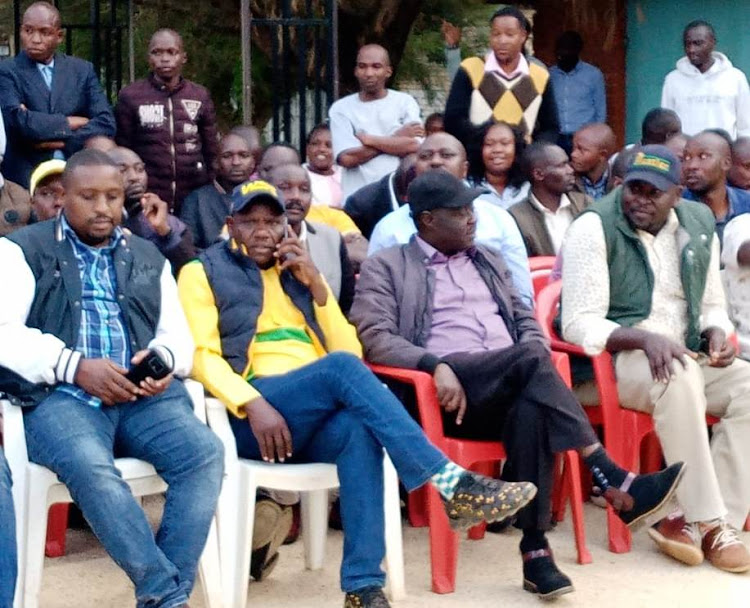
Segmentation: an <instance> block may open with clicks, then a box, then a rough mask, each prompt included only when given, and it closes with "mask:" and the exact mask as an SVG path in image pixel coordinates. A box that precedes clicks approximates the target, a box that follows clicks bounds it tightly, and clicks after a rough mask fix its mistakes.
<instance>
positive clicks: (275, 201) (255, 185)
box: [232, 179, 286, 215]
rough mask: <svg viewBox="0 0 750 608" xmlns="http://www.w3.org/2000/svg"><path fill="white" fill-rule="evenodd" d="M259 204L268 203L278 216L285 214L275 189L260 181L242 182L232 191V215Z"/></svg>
mask: <svg viewBox="0 0 750 608" xmlns="http://www.w3.org/2000/svg"><path fill="white" fill-rule="evenodd" d="M261 202H262V203H269V204H270V205H271V207H272V208H273V209H274V210H276V211H278V212H279V215H281V214H283V213H285V212H286V208H285V207H284V203H282V202H281V199H280V198H279V193H278V191H277V190H276V188H274V187H273V186H272V185H271V184H269V183H268V182H264V181H263V180H262V179H256V180H253V181H248V182H243V183H242V184H240V185H239V186H237V187H235V189H234V190H232V215H234V214H235V213H239V212H240V211H242V210H243V209H247V208H248V207H249V206H250V205H251V204H253V203H261Z"/></svg>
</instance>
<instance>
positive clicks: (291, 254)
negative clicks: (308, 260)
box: [281, 216, 296, 262]
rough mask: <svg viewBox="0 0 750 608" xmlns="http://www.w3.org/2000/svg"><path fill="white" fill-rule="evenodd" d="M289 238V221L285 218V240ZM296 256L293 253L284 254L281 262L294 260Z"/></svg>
mask: <svg viewBox="0 0 750 608" xmlns="http://www.w3.org/2000/svg"><path fill="white" fill-rule="evenodd" d="M288 238H289V220H288V219H287V218H286V216H284V240H286V239H288ZM295 257H296V256H295V255H294V254H293V253H287V254H284V256H283V257H282V259H281V261H282V262H286V261H288V260H293V259H294V258H295Z"/></svg>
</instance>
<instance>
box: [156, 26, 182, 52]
mask: <svg viewBox="0 0 750 608" xmlns="http://www.w3.org/2000/svg"><path fill="white" fill-rule="evenodd" d="M165 38H170V39H171V41H172V42H173V44H174V45H175V46H177V48H179V49H180V50H184V46H183V43H182V36H180V34H179V32H176V31H175V30H173V29H170V28H168V27H163V28H161V29H158V30H156V31H155V32H154V33H153V35H152V36H151V40H149V42H148V47H149V48H152V47H153V46H154V45H155V44H157V41H159V40H163V39H165Z"/></svg>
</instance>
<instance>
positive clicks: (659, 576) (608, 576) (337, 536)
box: [40, 502, 750, 608]
mask: <svg viewBox="0 0 750 608" xmlns="http://www.w3.org/2000/svg"><path fill="white" fill-rule="evenodd" d="M148 510H149V512H150V513H151V514H152V515H153V514H154V513H156V512H158V505H157V504H155V503H153V502H152V503H150V504H148ZM585 520H586V530H587V533H588V538H587V540H588V546H589V549H590V550H591V553H592V555H593V558H594V563H593V564H591V565H587V566H579V565H577V564H576V563H575V548H574V545H573V537H572V531H571V529H570V526H569V519H566V521H565V522H564V523H563V524H561V525H560V526H559V528H558V529H557V530H555V531H554V532H552V533H551V536H550V538H551V541H552V546H553V548H554V550H555V555H556V558H557V561H558V564H559V565H560V566H561V568H562V569H563V570H564V571H565V572H567V573H568V575H569V576H570V577H571V578H572V579H573V582H574V584H575V587H576V592H575V593H573V594H571V595H567V596H565V597H563V598H560V599H559V600H558V601H557V602H555V604H554V606H555V608H571V607H573V606H575V607H577V608H578V607H580V608H587V607H592V608H593V607H596V608H654V607H658V608H747V607H750V575H732V574H727V573H724V572H720V571H718V570H716V569H715V568H713V567H712V566H710V565H708V564H703V565H701V566H698V567H696V568H688V567H686V566H682V565H680V564H677V563H675V562H672V561H670V560H668V559H667V558H665V557H663V556H662V555H660V554H659V553H658V552H657V551H656V550H655V548H654V546H653V543H652V542H651V540H650V539H649V538H648V536H647V535H646V533H645V532H641V533H639V534H638V535H637V536H636V537H635V541H634V549H633V551H632V552H631V553H629V554H626V555H615V554H612V553H609V552H608V551H607V549H606V526H605V521H604V512H603V511H602V510H601V509H598V508H597V507H595V506H593V505H589V504H587V505H586V511H585ZM743 537H744V540H745V541H746V542H748V543H750V533H744V534H743ZM404 540H405V562H406V580H407V593H408V597H407V598H406V599H405V600H403V601H401V602H398V603H396V604H395V605H394V608H426V607H429V608H433V607H434V608H459V607H460V608H466V607H474V606H477V607H485V606H487V607H495V606H498V607H499V606H503V607H513V608H515V607H519V608H524V607H526V606H529V607H539V606H540V605H544V604H541V603H540V601H539V600H538V599H537V598H535V597H534V596H532V595H530V594H528V593H526V592H524V591H522V590H521V585H520V577H521V565H520V557H519V555H518V541H519V533H518V532H517V531H511V532H506V533H504V534H501V535H491V534H489V535H487V537H486V538H485V539H484V540H482V541H478V542H475V541H469V540H462V542H461V549H460V559H459V570H458V586H457V590H456V593H454V594H451V595H435V594H433V593H431V592H430V566H429V542H428V538H427V531H426V529H413V528H410V527H408V526H406V527H405V528H404ZM327 551H328V553H327V556H328V563H327V565H326V567H325V568H324V569H323V570H322V571H317V572H311V571H305V570H304V565H303V560H302V544H301V543H300V542H298V543H296V544H295V545H292V546H291V547H284V548H282V555H281V562H280V564H279V566H278V567H277V568H276V570H275V571H274V573H273V575H272V576H271V578H270V579H269V580H267V581H265V582H263V583H261V584H254V583H253V584H251V585H250V595H249V596H248V604H247V605H248V607H255V606H258V607H263V608H291V607H295V608H323V607H328V606H331V607H337V608H338V607H340V606H342V605H343V596H342V594H341V592H340V590H339V587H338V568H339V562H340V559H341V533H340V532H330V533H329V536H328V547H327ZM132 597H133V596H132V586H131V585H130V582H129V581H128V580H127V578H126V577H125V576H124V575H123V574H122V572H121V571H120V570H119V569H118V568H117V566H115V565H114V563H113V562H112V561H111V560H110V559H109V558H108V557H107V555H106V554H105V553H104V551H103V550H102V549H101V547H100V546H99V545H98V544H97V542H96V540H95V539H94V538H93V537H92V536H91V534H88V533H83V532H73V531H71V532H69V536H68V555H67V556H65V557H63V558H60V559H54V560H50V559H48V560H46V562H45V570H44V582H43V590H42V595H41V600H40V606H41V607H42V608H68V607H74V606H75V607H76V608H89V607H90V608H94V607H97V608H98V607H100V606H106V607H108V608H126V607H130V606H133V605H134V603H133V600H132ZM191 606H192V607H193V608H204V605H203V601H202V597H201V593H200V589H199V588H198V589H196V592H195V593H194V597H193V599H192V600H191Z"/></svg>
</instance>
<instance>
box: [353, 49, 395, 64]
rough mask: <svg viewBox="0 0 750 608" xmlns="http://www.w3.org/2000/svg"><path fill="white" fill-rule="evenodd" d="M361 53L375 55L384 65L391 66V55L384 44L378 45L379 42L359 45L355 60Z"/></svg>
mask: <svg viewBox="0 0 750 608" xmlns="http://www.w3.org/2000/svg"><path fill="white" fill-rule="evenodd" d="M363 55H367V56H371V57H375V58H377V59H379V60H380V61H381V62H383V64H384V65H387V66H388V67H391V56H390V54H389V53H388V50H387V49H386V48H385V47H384V46H380V45H379V44H365V45H364V46H362V47H360V49H359V52H358V53H357V61H359V59H360V57H362V56H363Z"/></svg>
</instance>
